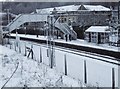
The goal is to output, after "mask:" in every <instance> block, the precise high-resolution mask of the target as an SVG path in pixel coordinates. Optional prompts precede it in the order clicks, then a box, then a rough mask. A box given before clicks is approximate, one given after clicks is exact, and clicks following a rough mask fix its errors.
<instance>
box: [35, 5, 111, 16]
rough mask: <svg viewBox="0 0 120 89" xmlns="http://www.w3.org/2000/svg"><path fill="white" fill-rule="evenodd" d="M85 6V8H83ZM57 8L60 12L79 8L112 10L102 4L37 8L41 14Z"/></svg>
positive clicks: (49, 12)
mask: <svg viewBox="0 0 120 89" xmlns="http://www.w3.org/2000/svg"><path fill="white" fill-rule="evenodd" d="M83 8H84V9H83ZM54 9H55V10H56V11H57V12H58V13H63V12H66V11H68V12H69V11H78V10H88V11H110V9H109V8H106V7H104V6H101V5H67V6H60V7H54V8H44V9H36V12H37V13H40V14H51V13H52V11H53V10H54Z"/></svg>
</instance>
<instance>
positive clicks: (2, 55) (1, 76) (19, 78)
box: [0, 45, 83, 88]
mask: <svg viewBox="0 0 120 89" xmlns="http://www.w3.org/2000/svg"><path fill="white" fill-rule="evenodd" d="M18 63H19V64H18ZM17 64H18V68H17V70H16V72H15V73H14V75H13V77H12V78H11V79H10V80H9V81H8V83H7V84H6V85H5V87H23V86H24V85H27V86H28V87H57V86H59V87H60V86H62V87H66V86H68V87H72V86H76V87H80V86H83V85H82V83H80V81H78V80H75V79H73V78H70V77H68V76H64V75H63V74H62V73H59V72H57V71H56V69H55V68H53V69H51V68H49V67H48V66H47V65H45V64H41V63H39V62H37V61H35V60H32V59H30V58H27V57H25V56H23V55H22V54H19V53H18V52H16V51H14V50H13V49H9V48H7V47H4V46H1V45H0V88H1V87H2V86H3V85H4V84H5V83H6V82H7V80H8V79H9V78H10V76H11V75H12V74H13V72H14V70H15V69H16V67H17Z"/></svg>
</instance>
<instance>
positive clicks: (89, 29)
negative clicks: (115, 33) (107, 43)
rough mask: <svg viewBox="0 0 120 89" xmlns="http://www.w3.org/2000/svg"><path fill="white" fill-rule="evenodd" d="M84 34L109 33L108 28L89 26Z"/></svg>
mask: <svg viewBox="0 0 120 89" xmlns="http://www.w3.org/2000/svg"><path fill="white" fill-rule="evenodd" d="M85 32H99V33H107V32H110V28H109V26H91V27H89V28H88V29H87V30H86V31H85Z"/></svg>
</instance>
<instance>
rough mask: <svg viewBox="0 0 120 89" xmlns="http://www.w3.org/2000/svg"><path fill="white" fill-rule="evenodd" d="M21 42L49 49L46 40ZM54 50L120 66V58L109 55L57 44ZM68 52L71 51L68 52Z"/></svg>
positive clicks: (24, 39) (26, 39) (27, 39)
mask: <svg viewBox="0 0 120 89" xmlns="http://www.w3.org/2000/svg"><path fill="white" fill-rule="evenodd" d="M12 38H14V37H12ZM21 40H23V41H29V42H34V43H33V44H35V45H40V44H41V45H42V46H43V47H47V46H46V40H43V41H36V39H30V38H22V39H21ZM54 48H55V49H56V50H60V51H64V52H68V53H72V54H76V55H80V56H84V57H88V58H92V59H97V60H101V61H104V62H107V63H112V64H116V65H119V66H120V63H119V62H120V59H119V58H115V57H111V56H107V55H102V54H97V53H92V52H87V51H83V50H79V49H74V48H69V47H63V46H59V45H56V44H55V47H54ZM67 50H70V51H67ZM98 57H99V58H98ZM104 59H109V60H113V61H117V62H118V63H115V62H111V61H108V60H104Z"/></svg>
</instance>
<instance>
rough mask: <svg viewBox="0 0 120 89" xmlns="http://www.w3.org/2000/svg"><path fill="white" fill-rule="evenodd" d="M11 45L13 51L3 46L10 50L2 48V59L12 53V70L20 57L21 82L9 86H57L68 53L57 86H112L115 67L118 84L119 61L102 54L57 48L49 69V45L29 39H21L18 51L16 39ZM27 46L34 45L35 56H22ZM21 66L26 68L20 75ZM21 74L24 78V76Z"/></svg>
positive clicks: (19, 75)
mask: <svg viewBox="0 0 120 89" xmlns="http://www.w3.org/2000/svg"><path fill="white" fill-rule="evenodd" d="M11 44H12V45H11V47H10V45H7V47H9V48H11V49H12V51H10V52H9V51H7V50H9V49H8V48H5V47H2V49H4V50H6V49H7V50H6V51H7V52H6V51H5V52H4V51H2V58H1V59H4V58H3V56H5V55H6V54H7V55H10V54H11V55H10V56H9V59H11V58H12V60H13V61H12V64H14V65H13V68H12V71H13V70H14V69H15V63H16V61H15V60H16V59H18V60H17V61H19V62H20V65H19V67H18V70H17V72H18V74H17V73H16V76H17V78H15V81H18V83H19V84H13V83H12V84H9V83H10V82H9V83H8V84H7V85H6V86H18V85H20V84H21V85H20V86H22V85H23V84H26V83H27V85H28V86H56V81H58V80H59V78H60V76H61V75H64V74H65V56H66V63H67V76H63V80H62V81H63V82H62V83H59V84H58V86H70V87H71V86H72V87H77V86H90V87H93V86H97V87H112V82H113V80H112V76H113V74H112V69H114V75H115V82H114V83H115V87H118V81H119V76H120V75H119V74H118V72H119V71H118V69H119V66H118V65H116V64H120V63H119V62H118V61H115V60H110V59H107V58H103V57H97V56H93V55H89V54H85V53H79V52H74V53H72V52H73V51H71V50H67V49H61V48H57V47H54V63H55V66H54V68H53V69H50V68H49V63H50V61H49V57H48V56H47V49H48V48H47V47H46V45H41V44H37V43H33V42H27V41H20V43H19V46H18V47H16V52H17V53H18V54H16V53H14V51H13V50H15V40H11ZM25 47H30V48H31V47H32V49H33V53H34V57H33V59H27V58H26V57H24V56H22V55H24V54H25ZM0 49H1V48H0ZM40 50H41V51H40ZM19 53H20V54H19ZM27 55H28V53H27ZM88 56H89V57H88ZM30 58H31V56H30ZM41 58H42V64H40V60H41ZM101 60H105V61H109V62H112V63H109V62H105V61H101ZM84 61H86V70H87V74H86V75H87V84H85V83H84V82H85V79H84V77H85V74H84V70H85V68H84ZM10 62H11V61H10ZM13 62H14V63H13ZM0 63H1V62H0ZM114 63H116V64H114ZM7 64H9V63H7ZM39 64H40V65H39ZM43 64H44V65H43ZM1 65H2V64H1ZM21 65H23V68H22V69H23V70H22V71H23V75H21V74H20V73H21ZM41 65H42V66H41ZM6 66H7V65H6ZM8 67H9V66H8ZM8 67H7V70H9V69H8ZM4 68H6V67H4ZM4 68H3V69H4ZM9 68H10V67H9ZM1 71H3V70H1ZM26 71H27V72H26ZM46 71H47V73H46ZM56 71H57V73H56ZM8 72H9V71H8ZM2 73H4V72H2ZM7 74H9V73H7ZM4 75H5V74H4ZM10 75H11V74H10ZM10 75H9V76H10ZM43 75H44V77H43ZM2 76H3V75H2ZM33 76H36V77H33ZM14 77H15V75H14ZM20 77H22V79H21V78H20ZM2 78H3V79H4V82H2V83H3V84H4V83H5V81H6V80H5V79H6V77H2ZM67 78H69V79H67ZM12 80H13V81H14V78H12V79H11V80H10V81H12ZM33 80H34V82H33ZM41 80H44V81H41ZM38 81H40V82H38Z"/></svg>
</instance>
